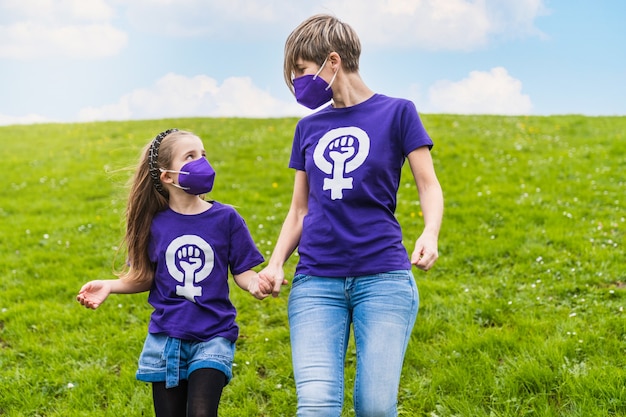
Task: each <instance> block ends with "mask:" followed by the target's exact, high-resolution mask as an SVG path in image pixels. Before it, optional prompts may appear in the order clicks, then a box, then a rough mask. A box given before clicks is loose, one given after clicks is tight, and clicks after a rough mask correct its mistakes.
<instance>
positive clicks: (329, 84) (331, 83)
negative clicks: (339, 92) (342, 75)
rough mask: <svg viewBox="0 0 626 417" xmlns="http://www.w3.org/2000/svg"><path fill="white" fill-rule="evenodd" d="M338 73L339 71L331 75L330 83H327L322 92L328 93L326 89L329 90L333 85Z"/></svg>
mask: <svg viewBox="0 0 626 417" xmlns="http://www.w3.org/2000/svg"><path fill="white" fill-rule="evenodd" d="M338 72H339V70H337V71H335V73H334V74H333V78H331V79H330V82H329V83H328V87H326V88H325V89H324V91H328V89H329V88H330V86H331V85H333V81H335V77H336V76H337V73H338Z"/></svg>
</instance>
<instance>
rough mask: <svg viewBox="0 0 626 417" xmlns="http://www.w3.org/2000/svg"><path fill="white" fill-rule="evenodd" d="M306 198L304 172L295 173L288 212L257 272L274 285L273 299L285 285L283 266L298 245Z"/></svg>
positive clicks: (306, 186) (307, 184)
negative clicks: (267, 259) (261, 266)
mask: <svg viewBox="0 0 626 417" xmlns="http://www.w3.org/2000/svg"><path fill="white" fill-rule="evenodd" d="M308 196H309V182H308V179H307V176H306V173H305V172H304V171H296V178H295V182H294V186H293V196H292V198H291V206H290V207H289V212H288V213H287V217H286V218H285V221H284V222H283V226H282V228H281V230H280V234H279V236H278V240H277V241H276V245H275V246H274V251H273V252H272V256H271V257H270V260H269V261H268V264H267V266H266V267H265V268H264V269H263V270H262V271H261V272H259V276H260V277H261V278H266V279H268V280H269V281H270V282H273V283H274V288H273V290H272V295H273V296H274V297H277V296H278V293H280V288H281V286H282V285H285V284H287V281H286V280H285V272H284V271H283V265H284V264H285V262H286V261H287V259H289V257H290V256H291V254H292V253H293V251H294V250H296V247H297V246H298V244H299V243H300V237H301V236H302V223H303V220H304V216H306V214H307V213H308V211H309V203H308Z"/></svg>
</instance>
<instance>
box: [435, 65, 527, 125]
mask: <svg viewBox="0 0 626 417" xmlns="http://www.w3.org/2000/svg"><path fill="white" fill-rule="evenodd" d="M425 111H427V112H431V113H459V114H502V115H517V114H529V113H530V112H531V111H532V103H531V100H530V97H529V96H528V95H526V94H523V93H522V82H521V81H520V80H518V79H516V78H513V77H511V76H510V75H509V73H508V72H507V70H506V69H505V68H502V67H496V68H492V69H491V70H490V71H488V72H482V71H472V72H471V73H470V74H469V76H468V77H467V78H464V79H462V80H460V81H457V82H452V81H447V80H443V81H438V82H436V83H435V84H434V85H432V86H431V87H430V88H429V90H428V104H427V105H426V106H425Z"/></svg>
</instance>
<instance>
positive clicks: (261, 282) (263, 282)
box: [248, 274, 273, 300]
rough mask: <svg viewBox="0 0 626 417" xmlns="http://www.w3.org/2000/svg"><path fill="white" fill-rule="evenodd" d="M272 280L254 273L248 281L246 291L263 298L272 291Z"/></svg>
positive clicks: (260, 298)
mask: <svg viewBox="0 0 626 417" xmlns="http://www.w3.org/2000/svg"><path fill="white" fill-rule="evenodd" d="M272 288H273V285H272V282H271V281H270V280H269V279H267V277H261V276H260V275H259V274H254V275H253V276H251V277H250V281H249V282H248V292H249V293H250V294H252V295H253V296H254V298H257V299H259V300H263V299H264V298H266V297H267V296H269V295H270V294H271V293H272Z"/></svg>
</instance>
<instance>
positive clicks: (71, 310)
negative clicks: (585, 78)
mask: <svg viewBox="0 0 626 417" xmlns="http://www.w3.org/2000/svg"><path fill="white" fill-rule="evenodd" d="M296 121H297V120H296V119H266V120H258V119H235V118H226V119H200V118H194V119H175V120H173V119H172V120H152V121H134V122H109V123H88V124H47V125H31V126H4V127H0V143H1V144H2V146H1V147H0V156H1V159H0V161H2V177H3V181H2V184H3V185H4V191H3V192H2V193H1V194H0V416H5V415H6V416H64V417H66V416H72V417H74V416H115V417H119V416H128V417H132V416H151V415H153V411H152V400H151V393H150V387H149V386H148V385H146V384H144V383H141V382H138V381H136V380H135V378H134V373H135V370H136V361H137V357H138V355H139V352H140V351H141V347H142V343H143V339H144V337H145V333H146V329H147V322H148V318H149V314H150V306H149V305H148V304H147V302H146V295H145V294H137V295H131V296H126V295H114V296H111V297H110V298H109V300H108V301H107V302H106V303H105V304H104V305H103V306H102V307H100V308H99V309H98V310H96V311H90V310H86V309H84V308H83V307H81V306H80V305H79V304H78V303H77V302H76V301H75V295H76V293H77V291H78V289H79V288H80V286H81V285H82V284H83V283H84V282H86V281H87V280H91V279H96V278H112V277H113V275H112V269H113V267H114V262H120V259H116V258H115V254H116V249H117V246H118V245H119V243H120V240H121V237H122V232H123V219H122V215H123V211H124V206H125V199H126V193H127V190H126V182H127V180H128V178H129V176H130V175H131V173H132V170H133V166H134V164H135V163H136V161H137V158H138V155H139V151H140V149H141V148H142V147H143V146H144V145H145V144H146V143H147V142H148V141H149V140H150V139H151V138H152V137H154V135H155V134H156V133H158V132H160V131H162V130H165V129H167V128H170V127H178V128H180V129H186V130H191V131H193V132H195V133H196V134H198V135H199V136H200V137H201V138H202V139H203V141H204V145H205V147H206V150H207V153H208V157H209V159H210V160H211V162H212V164H213V165H214V167H215V169H216V171H217V177H216V185H215V190H214V192H213V193H212V195H211V198H213V199H216V200H219V201H222V202H225V203H229V204H232V205H235V206H236V207H237V208H238V210H239V212H240V213H241V214H242V215H243V216H244V218H245V219H246V221H247V223H248V226H249V227H250V229H251V231H252V234H253V237H254V238H255V240H256V242H257V244H258V246H259V248H260V249H261V251H262V252H263V253H264V254H266V256H269V253H270V251H271V250H272V247H273V243H274V242H275V239H276V238H277V236H278V232H279V228H280V225H281V224H282V220H283V217H284V215H285V214H286V211H287V209H288V207H289V202H290V198H291V188H292V184H293V172H292V171H291V170H290V169H288V168H287V162H288V158H289V154H290V150H291V138H292V133H293V129H294V127H295V124H296ZM423 121H424V124H425V125H426V128H427V129H428V131H429V133H430V134H431V136H432V137H433V140H434V141H435V147H434V148H433V150H432V155H433V158H434V161H435V168H436V170H437V173H438V176H439V180H440V182H441V184H442V187H443V189H444V195H445V201H446V211H445V216H444V225H443V229H442V232H441V236H440V259H439V261H438V263H437V265H436V266H435V268H434V269H433V270H431V271H429V272H428V273H423V272H420V271H417V270H416V271H415V274H416V278H417V282H418V288H419V290H420V312H419V314H418V319H417V323H416V326H415V329H414V332H413V336H412V340H411V343H410V345H409V350H408V353H407V358H406V362H405V368H404V374H403V375H404V376H403V379H402V384H401V387H400V403H399V404H400V414H401V415H404V416H431V417H444V416H449V417H452V416H489V417H496V416H580V417H583V416H584V417H590V416H618V415H626V385H625V384H624V381H625V380H626V367H625V362H626V359H625V357H626V356H625V355H624V353H625V351H626V320H625V319H626V316H625V315H626V312H624V307H625V306H626V294H625V293H624V291H625V290H624V285H626V284H624V283H625V282H626V257H625V251H624V244H625V242H624V235H625V230H626V210H625V209H624V207H625V204H626V197H625V188H626V118H625V117H583V116H575V115H572V116H552V117H500V116H454V115H445V116H444V115H424V116H423ZM406 168H407V170H406V171H405V172H404V174H403V178H402V183H401V187H400V192H399V194H400V195H399V204H398V210H397V216H398V218H399V220H400V222H401V224H402V226H403V228H404V234H405V243H406V245H407V247H409V248H412V245H413V242H414V240H415V239H416V238H417V237H418V235H419V233H420V232H421V228H422V218H421V212H420V207H419V204H418V202H417V201H416V200H417V192H416V188H415V185H414V183H413V179H412V178H411V176H410V172H409V170H408V167H406ZM294 266H295V259H292V260H291V261H290V263H289V264H288V265H287V269H286V274H287V275H289V274H290V273H292V272H293V267H294ZM288 292H289V290H288V288H286V289H285V291H284V292H283V293H282V294H281V296H280V297H279V298H278V299H269V300H265V301H263V302H258V301H256V300H254V299H253V298H252V297H251V296H249V295H247V294H245V293H243V292H242V291H240V290H239V289H238V288H236V287H235V286H233V288H232V297H233V299H234V302H235V304H236V305H237V307H238V309H239V319H238V321H239V324H240V326H241V338H240V340H239V341H238V345H237V354H236V358H235V359H236V367H235V368H234V373H235V377H234V379H233V381H232V382H231V384H230V385H228V386H227V388H226V389H225V392H224V395H223V400H222V404H221V406H220V410H221V415H222V416H226V417H229V416H232V417H234V416H238V417H240V416H267V417H277V416H293V415H294V414H295V389H294V384H293V377H292V372H291V362H290V347H289V333H288V325H287V316H286V304H287V303H286V301H287V296H288ZM381 360H384V358H381ZM348 362H349V365H353V363H354V352H353V348H352V346H350V348H349V357H348ZM353 377H354V373H353V369H352V368H351V367H348V370H347V371H346V379H347V387H346V397H347V399H346V404H345V407H344V416H352V415H354V413H353V411H352V410H351V381H352V379H353Z"/></svg>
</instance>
